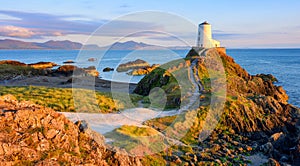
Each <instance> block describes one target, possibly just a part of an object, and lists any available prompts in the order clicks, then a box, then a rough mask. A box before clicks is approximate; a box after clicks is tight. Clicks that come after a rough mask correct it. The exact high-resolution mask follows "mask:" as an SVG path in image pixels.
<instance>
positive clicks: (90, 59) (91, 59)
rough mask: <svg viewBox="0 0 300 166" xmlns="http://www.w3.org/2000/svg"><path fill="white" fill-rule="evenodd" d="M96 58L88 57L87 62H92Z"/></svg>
mask: <svg viewBox="0 0 300 166" xmlns="http://www.w3.org/2000/svg"><path fill="white" fill-rule="evenodd" d="M96 60H97V59H96V58H89V59H88V61H89V62H94V61H96Z"/></svg>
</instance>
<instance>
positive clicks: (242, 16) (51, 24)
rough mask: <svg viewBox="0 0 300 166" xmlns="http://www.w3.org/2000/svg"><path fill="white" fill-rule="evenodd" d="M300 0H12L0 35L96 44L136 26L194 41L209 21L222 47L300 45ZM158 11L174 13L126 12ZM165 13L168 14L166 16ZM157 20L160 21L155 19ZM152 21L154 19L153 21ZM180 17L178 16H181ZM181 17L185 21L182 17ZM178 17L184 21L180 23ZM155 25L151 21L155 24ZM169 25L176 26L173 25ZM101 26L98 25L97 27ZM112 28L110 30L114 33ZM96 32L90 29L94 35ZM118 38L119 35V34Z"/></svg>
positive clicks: (162, 40)
mask: <svg viewBox="0 0 300 166" xmlns="http://www.w3.org/2000/svg"><path fill="white" fill-rule="evenodd" d="M299 8H300V1H297V0H287V1H274V0H272V1H271V0H261V1H258V0H252V1H241V0H230V1H225V0H214V1H196V0H194V1H174V0H173V1H171V0H164V1H157V0H152V1H136V0H127V1H125V0H113V1H107V0H106V1H96V0H95V1H89V0H77V1H66V0H65V1H62V0H43V1H36V0H26V1H24V0H14V1H5V2H2V3H1V6H0V39H6V38H11V39H20V40H24V41H46V40H72V41H78V42H81V43H85V42H88V43H91V44H98V45H105V44H110V43H112V42H114V41H116V40H118V38H117V37H116V35H115V34H119V33H115V32H117V31H121V32H122V33H120V35H121V34H122V35H124V34H125V35H126V33H125V32H132V30H133V29H134V30H138V28H137V27H140V26H141V27H147V28H146V30H151V28H153V31H159V32H161V31H167V32H169V33H172V34H173V35H174V36H179V37H183V36H184V37H186V38H184V40H187V41H189V42H188V43H190V44H193V43H192V42H194V41H195V40H196V34H195V33H194V32H195V31H196V30H195V29H196V26H197V24H198V23H201V22H203V21H206V20H207V21H208V22H210V23H211V24H212V26H213V33H214V38H215V39H217V40H220V41H221V43H222V45H224V46H226V47H232V48H235V47H240V48H244V47H250V48H251V47H253V48H257V47H263V48H269V47H277V48H279V47H298V48H299V47H300V21H298V20H299V18H298V17H299V16H300V10H299ZM149 10H150V11H151V10H154V11H161V12H168V13H172V14H175V15H178V17H177V16H175V17H174V18H170V19H167V20H165V23H162V24H160V25H158V24H157V22H160V21H161V20H160V19H162V18H164V17H160V16H156V18H155V19H152V18H150V17H149V19H146V20H143V18H142V17H143V15H140V17H141V18H137V17H136V16H134V17H126V16H124V15H126V14H129V13H134V12H141V11H149ZM166 18H167V17H166ZM176 19H177V20H178V19H184V20H186V21H187V22H190V23H191V24H194V27H193V26H192V25H189V26H184V25H182V24H180V23H178V25H176V24H173V23H174V22H176ZM157 20H158V21H157ZM111 21H113V22H114V24H110V27H109V28H108V29H110V31H112V33H115V34H114V35H111V36H109V35H106V36H105V37H103V36H102V38H101V37H99V36H100V35H99V33H98V35H96V36H98V37H95V38H94V39H93V40H92V39H91V37H90V35H91V33H93V32H94V31H95V30H97V28H98V27H99V26H101V25H103V24H107V23H109V22H111ZM151 21H152V22H151ZM179 22H180V21H179ZM183 22H184V21H183ZM183 22H182V23H183ZM154 25H155V26H154ZM168 25H174V26H173V27H171V26H169V27H167V26H168ZM100 29H101V28H100ZM112 33H110V34H112ZM95 34H97V33H94V35H95ZM119 39H120V38H119ZM123 40H124V41H126V40H136V41H140V42H148V43H149V42H150V43H151V44H157V45H178V44H179V45H180V43H178V42H175V41H174V42H171V41H172V40H170V39H169V38H166V35H157V34H155V33H151V34H149V33H147V34H146V33H141V34H139V35H133V36H130V37H127V38H123Z"/></svg>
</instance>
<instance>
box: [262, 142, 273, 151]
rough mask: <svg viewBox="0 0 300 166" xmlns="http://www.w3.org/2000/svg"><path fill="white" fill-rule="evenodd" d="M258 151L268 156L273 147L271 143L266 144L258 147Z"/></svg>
mask: <svg viewBox="0 0 300 166" xmlns="http://www.w3.org/2000/svg"><path fill="white" fill-rule="evenodd" d="M259 150H260V151H261V152H263V153H264V154H270V153H271V152H272V151H273V145H272V143H271V142H268V143H266V144H264V145H262V146H260V147H259Z"/></svg>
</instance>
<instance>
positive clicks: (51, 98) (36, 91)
mask: <svg viewBox="0 0 300 166" xmlns="http://www.w3.org/2000/svg"><path fill="white" fill-rule="evenodd" d="M6 94H12V95H14V96H15V97H16V98H17V99H18V100H20V101H31V102H33V103H35V104H39V105H42V106H45V107H49V108H52V109H54V110H55V111H59V112H99V113H111V112H117V111H120V110H122V109H125V108H128V107H133V106H134V104H135V103H136V102H137V101H138V100H139V99H140V98H141V97H140V96H138V95H130V96H129V97H130V99H131V100H132V101H131V102H127V101H126V100H125V99H124V101H120V100H116V101H115V100H113V99H112V96H111V94H109V93H102V92H101V93H100V92H95V91H91V90H85V89H76V90H75V91H74V92H73V89H71V88H48V87H39V86H24V87H7V86H0V95H6ZM127 95H128V94H127ZM118 96H122V94H118ZM117 98H118V99H122V97H117ZM132 102H133V104H132Z"/></svg>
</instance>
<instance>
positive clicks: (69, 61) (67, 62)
mask: <svg viewBox="0 0 300 166" xmlns="http://www.w3.org/2000/svg"><path fill="white" fill-rule="evenodd" d="M63 63H64V64H70V63H75V62H74V61H72V60H67V61H65V62H63Z"/></svg>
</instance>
